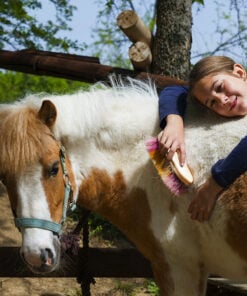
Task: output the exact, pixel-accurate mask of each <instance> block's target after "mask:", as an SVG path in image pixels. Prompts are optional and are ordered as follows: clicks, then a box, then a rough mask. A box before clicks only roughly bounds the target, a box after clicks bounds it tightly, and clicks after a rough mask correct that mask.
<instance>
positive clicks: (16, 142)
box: [0, 107, 49, 175]
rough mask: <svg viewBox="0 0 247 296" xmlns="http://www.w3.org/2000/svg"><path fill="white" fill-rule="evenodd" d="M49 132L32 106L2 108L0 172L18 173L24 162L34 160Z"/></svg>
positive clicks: (0, 115) (24, 165)
mask: <svg viewBox="0 0 247 296" xmlns="http://www.w3.org/2000/svg"><path fill="white" fill-rule="evenodd" d="M48 132H49V130H48V128H47V127H46V126H45V125H44V124H42V122H41V121H40V120H39V119H38V117H37V111H36V110H35V109H32V108H26V107H20V108H14V109H6V110H2V111H1V114H0V143H1V151H0V172H1V173H3V174H10V175H12V174H18V173H19V172H20V171H21V170H23V169H24V168H25V167H26V166H27V165H29V164H31V163H34V162H37V161H38V160H39V159H40V157H41V155H42V153H43V152H44V149H46V145H45V137H46V136H47V133H48Z"/></svg>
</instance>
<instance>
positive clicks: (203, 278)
mask: <svg viewBox="0 0 247 296" xmlns="http://www.w3.org/2000/svg"><path fill="white" fill-rule="evenodd" d="M198 269H199V282H198V295H205V290H206V284H207V272H206V271H205V265H204V264H203V263H199V268H198Z"/></svg>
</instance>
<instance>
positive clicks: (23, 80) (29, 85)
mask: <svg viewBox="0 0 247 296" xmlns="http://www.w3.org/2000/svg"><path fill="white" fill-rule="evenodd" d="M87 87H88V84H87V83H83V82H77V81H71V80H66V79H61V78H53V77H47V76H35V75H29V74H23V73H15V72H11V71H7V72H0V102H1V103H3V102H12V101H15V100H16V99H20V98H22V97H24V96H25V95H26V94H30V93H41V92H43V93H53V94H65V93H72V92H74V91H76V90H78V89H81V88H87Z"/></svg>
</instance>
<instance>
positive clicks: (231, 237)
mask: <svg viewBox="0 0 247 296" xmlns="http://www.w3.org/2000/svg"><path fill="white" fill-rule="evenodd" d="M218 202H219V203H220V204H221V206H222V207H223V208H224V210H226V215H227V225H226V227H227V229H226V231H227V233H226V240H227V242H228V244H229V245H230V246H231V247H232V249H233V250H234V252H236V253H237V254H238V255H239V256H240V257H241V258H242V259H244V260H245V261H247V252H246V248H247V173H245V174H243V175H241V176H240V177H239V178H238V179H237V180H236V181H235V182H234V183H233V184H232V185H231V186H230V188H229V189H227V190H226V191H225V192H224V193H223V194H222V195H221V196H220V198H219V201H218Z"/></svg>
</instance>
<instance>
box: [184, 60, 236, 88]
mask: <svg viewBox="0 0 247 296" xmlns="http://www.w3.org/2000/svg"><path fill="white" fill-rule="evenodd" d="M234 64H236V63H235V61H234V60H232V59H231V58H229V57H226V56H210V57H205V58H203V59H201V60H200V61H199V62H197V63H196V64H195V65H194V66H193V69H192V70H191V72H190V75H189V87H190V93H193V89H194V87H195V85H196V84H197V82H198V81H199V80H201V79H202V78H204V77H205V76H208V75H211V74H218V73H220V72H221V73H222V72H232V71H233V69H234Z"/></svg>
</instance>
